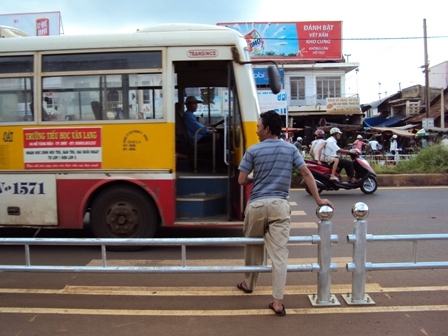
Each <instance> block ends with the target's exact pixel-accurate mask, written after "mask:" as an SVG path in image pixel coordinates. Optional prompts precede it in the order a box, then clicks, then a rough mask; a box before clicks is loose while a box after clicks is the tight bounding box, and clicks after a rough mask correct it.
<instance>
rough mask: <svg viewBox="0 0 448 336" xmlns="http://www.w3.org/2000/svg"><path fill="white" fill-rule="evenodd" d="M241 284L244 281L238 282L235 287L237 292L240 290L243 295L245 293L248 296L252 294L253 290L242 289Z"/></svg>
mask: <svg viewBox="0 0 448 336" xmlns="http://www.w3.org/2000/svg"><path fill="white" fill-rule="evenodd" d="M243 283H245V282H244V281H243V282H240V283H239V284H238V285H236V288H238V289H239V290H242V291H243V292H244V293H246V294H250V293H252V292H253V290H252V289H247V288H244V287H243Z"/></svg>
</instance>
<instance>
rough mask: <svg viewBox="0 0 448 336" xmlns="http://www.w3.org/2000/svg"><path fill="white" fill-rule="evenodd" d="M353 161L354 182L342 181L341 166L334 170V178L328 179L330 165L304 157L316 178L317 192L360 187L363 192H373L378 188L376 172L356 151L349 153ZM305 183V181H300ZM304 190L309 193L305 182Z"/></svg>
mask: <svg viewBox="0 0 448 336" xmlns="http://www.w3.org/2000/svg"><path fill="white" fill-rule="evenodd" d="M349 155H350V157H351V159H352V161H353V169H354V171H355V178H356V179H357V180H358V182H356V183H349V182H342V176H341V168H340V167H338V168H337V170H336V177H337V179H336V180H330V176H331V169H332V168H331V166H330V165H328V164H326V163H323V162H322V164H320V165H318V164H317V161H314V160H308V159H305V164H306V166H307V167H308V169H309V170H310V171H311V173H312V174H313V176H314V179H315V180H316V185H317V190H318V191H319V194H320V193H321V192H322V191H323V190H326V191H330V190H339V189H346V190H350V189H357V188H360V189H361V191H362V192H363V193H364V194H373V193H374V192H375V191H376V189H377V188H378V182H377V180H376V173H375V171H374V170H373V168H372V167H371V166H370V164H369V162H367V160H366V159H364V158H363V157H362V156H360V155H359V154H358V153H357V152H353V153H351V154H349ZM302 183H305V181H302ZM305 190H306V192H307V193H308V194H310V195H311V192H310V190H309V189H308V186H307V185H306V183H305Z"/></svg>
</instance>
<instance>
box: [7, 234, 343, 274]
mask: <svg viewBox="0 0 448 336" xmlns="http://www.w3.org/2000/svg"><path fill="white" fill-rule="evenodd" d="M331 238H332V240H331V242H333V243H334V242H337V240H338V237H337V236H336V235H332V237H331ZM289 243H290V244H291V243H310V244H320V243H321V239H320V237H319V236H318V235H311V236H300V237H290V239H289ZM248 244H250V245H261V244H264V240H263V238H166V239H165V238H145V239H143V238H141V239H138V238H135V239H118V238H117V239H115V238H0V245H21V246H24V247H25V264H24V265H0V271H20V272H33V271H34V272H42V271H48V272H106V273H107V272H132V273H133V272H139V273H213V272H223V273H240V272H270V271H271V267H270V266H267V264H266V265H264V266H188V265H187V246H242V245H248ZM36 245H46V246H57V245H59V246H100V247H101V266H53V265H34V264H32V262H31V255H30V246H36ZM107 246H180V247H181V262H180V265H179V266H157V267H155V266H136V267H128V266H109V265H108V264H107V248H106V247H107ZM332 267H333V269H337V264H333V265H332ZM320 270H321V266H320V265H319V264H318V263H311V264H303V265H288V271H289V272H319V271H320Z"/></svg>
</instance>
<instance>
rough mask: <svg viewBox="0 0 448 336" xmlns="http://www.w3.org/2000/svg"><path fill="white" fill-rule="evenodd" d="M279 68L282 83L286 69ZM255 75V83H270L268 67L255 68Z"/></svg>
mask: <svg viewBox="0 0 448 336" xmlns="http://www.w3.org/2000/svg"><path fill="white" fill-rule="evenodd" d="M278 70H279V72H280V77H281V83H282V84H283V83H284V78H285V70H284V69H278ZM254 77H255V83H256V84H257V85H268V84H269V78H268V70H267V68H262V69H261V68H259V69H254Z"/></svg>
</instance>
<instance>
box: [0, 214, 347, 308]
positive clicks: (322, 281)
mask: <svg viewBox="0 0 448 336" xmlns="http://www.w3.org/2000/svg"><path fill="white" fill-rule="evenodd" d="M316 213H317V214H318V216H320V218H324V220H321V221H320V222H319V223H318V233H319V234H318V235H311V236H296V237H290V239H289V242H288V244H294V243H310V244H318V262H317V263H310V264H301V265H288V266H287V271H288V272H317V273H318V286H317V295H316V294H315V295H310V296H309V297H310V300H311V303H312V304H313V305H314V306H330V305H339V302H338V300H337V299H336V298H335V296H334V295H332V294H331V293H330V288H331V276H330V274H331V272H332V271H336V270H337V268H338V265H337V264H336V263H332V262H331V244H333V243H337V242H338V236H337V235H333V234H331V222H329V221H328V220H329V219H330V218H331V216H332V215H333V209H331V208H330V207H328V206H323V207H321V208H318V210H317V211H316ZM261 244H264V239H263V238H171V239H168V238H167V239H164V238H147V239H137V238H134V239H110V238H109V239H107V238H98V239H95V238H74V239H73V238H0V246H2V245H21V246H24V247H25V263H24V265H0V271H16V272H18V271H20V272H97V273H113V272H117V273H220V272H221V273H252V272H260V273H266V272H272V267H271V266H268V265H267V258H266V259H265V262H264V265H262V266H219V265H218V266H188V265H187V246H241V245H243V246H244V245H261ZM34 245H46V246H48V245H50V246H51V245H52V246H55V245H63V246H100V247H101V263H102V264H101V266H55V265H34V264H32V263H31V254H30V246H34ZM107 246H180V247H181V265H179V266H157V267H155V266H133V267H129V266H109V265H108V264H107V248H106V247H107Z"/></svg>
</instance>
